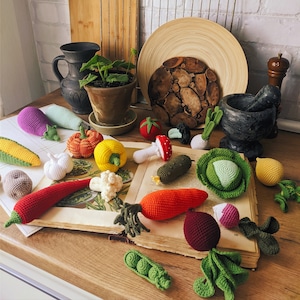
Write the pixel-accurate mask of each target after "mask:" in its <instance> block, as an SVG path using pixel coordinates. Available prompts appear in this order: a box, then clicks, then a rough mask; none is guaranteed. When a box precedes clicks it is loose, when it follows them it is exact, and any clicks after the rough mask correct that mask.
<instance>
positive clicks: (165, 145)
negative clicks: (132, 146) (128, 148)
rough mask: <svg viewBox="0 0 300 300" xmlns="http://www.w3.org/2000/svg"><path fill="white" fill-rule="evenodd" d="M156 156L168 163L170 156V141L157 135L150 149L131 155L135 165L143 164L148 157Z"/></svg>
mask: <svg viewBox="0 0 300 300" xmlns="http://www.w3.org/2000/svg"><path fill="white" fill-rule="evenodd" d="M154 155H157V156H158V157H160V158H161V159H162V160H164V161H168V160H169V159H170V158H171V156H172V145H171V141H170V139H169V138H168V137H167V136H166V135H164V134H160V135H157V136H156V138H155V142H153V143H152V144H151V146H150V147H147V148H144V149H141V150H137V151H135V152H134V153H133V160H134V161H135V162H136V163H137V164H140V163H143V162H144V161H146V160H147V159H148V158H149V157H151V156H154Z"/></svg>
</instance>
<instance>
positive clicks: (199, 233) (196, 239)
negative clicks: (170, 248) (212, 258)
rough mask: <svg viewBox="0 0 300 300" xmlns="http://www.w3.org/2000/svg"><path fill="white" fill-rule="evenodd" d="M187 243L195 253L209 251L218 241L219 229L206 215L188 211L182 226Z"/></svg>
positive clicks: (214, 221) (212, 219)
mask: <svg viewBox="0 0 300 300" xmlns="http://www.w3.org/2000/svg"><path fill="white" fill-rule="evenodd" d="M183 231H184V236H185V239H186V241H187V243H188V244H189V245H190V246H191V247H192V248H193V249H195V250H197V251H209V250H210V249H212V248H215V247H216V246H217V244H218V242H219V240H220V236H221V232H220V227H219V225H218V223H217V222H216V220H215V219H214V218H213V217H212V216H211V215H210V214H208V213H205V212H195V211H193V210H189V211H187V213H186V217H185V220H184V225H183Z"/></svg>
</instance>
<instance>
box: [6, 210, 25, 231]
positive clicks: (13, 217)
mask: <svg viewBox="0 0 300 300" xmlns="http://www.w3.org/2000/svg"><path fill="white" fill-rule="evenodd" d="M21 223H22V219H21V217H20V216H19V214H18V213H17V212H16V211H15V210H13V211H12V212H11V214H10V218H9V220H8V221H6V222H5V223H4V227H5V228H6V227H9V226H10V225H12V224H21Z"/></svg>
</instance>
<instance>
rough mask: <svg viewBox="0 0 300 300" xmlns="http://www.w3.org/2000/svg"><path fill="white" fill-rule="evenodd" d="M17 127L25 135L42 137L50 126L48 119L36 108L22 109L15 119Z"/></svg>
mask: <svg viewBox="0 0 300 300" xmlns="http://www.w3.org/2000/svg"><path fill="white" fill-rule="evenodd" d="M17 122H18V125H19V126H20V128H21V129H22V130H24V131H25V132H27V133H30V134H34V135H37V136H43V135H44V133H45V132H46V131H47V125H51V122H50V121H49V119H48V117H47V116H46V115H45V114H44V113H43V112H42V111H41V110H40V109H39V108H37V107H33V106H28V107H25V108H23V109H22V110H21V111H20V112H19V114H18V118H17Z"/></svg>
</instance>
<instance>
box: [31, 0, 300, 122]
mask: <svg viewBox="0 0 300 300" xmlns="http://www.w3.org/2000/svg"><path fill="white" fill-rule="evenodd" d="M27 1H28V3H29V8H30V14H31V19H32V25H33V31H34V36H35V41H36V47H37V52H38V56H39V63H40V69H41V74H42V79H43V82H44V85H45V89H46V91H47V92H50V91H52V90H54V89H56V88H58V87H59V83H58V81H57V79H56V77H55V76H54V74H53V72H52V67H51V62H52V59H53V58H54V57H55V56H57V55H60V54H61V52H60V50H59V47H60V46H61V45H62V44H64V43H68V42H70V41H71V37H70V21H69V11H68V0H27ZM140 7H141V9H140V13H141V16H140V41H141V46H142V44H143V42H144V41H145V40H146V39H147V38H148V37H149V36H150V35H151V33H152V32H153V31H154V30H155V29H156V28H157V27H158V26H160V25H162V24H164V23H165V22H167V21H169V20H172V19H175V18H181V17H190V16H194V17H203V18H209V19H211V20H212V21H216V22H218V23H219V24H221V25H222V26H224V27H226V28H227V29H229V30H230V29H231V32H232V33H233V35H234V36H235V37H236V38H237V39H238V40H239V42H240V44H241V46H242V47H243V49H244V51H245V54H246V57H247V61H248V66H249V85H248V92H250V93H256V92H257V91H258V90H259V89H260V88H261V87H262V86H263V85H264V84H266V83H267V80H268V77H267V61H268V59H269V58H270V57H273V56H277V54H278V53H279V52H282V53H283V56H284V57H285V58H287V59H288V60H289V61H290V64H291V66H290V69H289V70H288V73H287V76H286V78H285V79H284V84H283V86H282V107H283V109H282V112H281V115H280V116H281V117H282V118H286V119H290V120H297V121H300V84H299V82H300V34H299V32H300V1H299V0H286V1H282V0H251V1H247V0H236V1H234V0H227V1H225V0H221V1H220V0H202V1H198V0H177V1H176V5H174V1H172V0H141V2H140ZM233 11H234V13H232V12H233ZM226 15H227V17H226ZM62 68H63V70H64V71H65V72H66V66H62ZM62 72H63V71H62Z"/></svg>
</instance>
